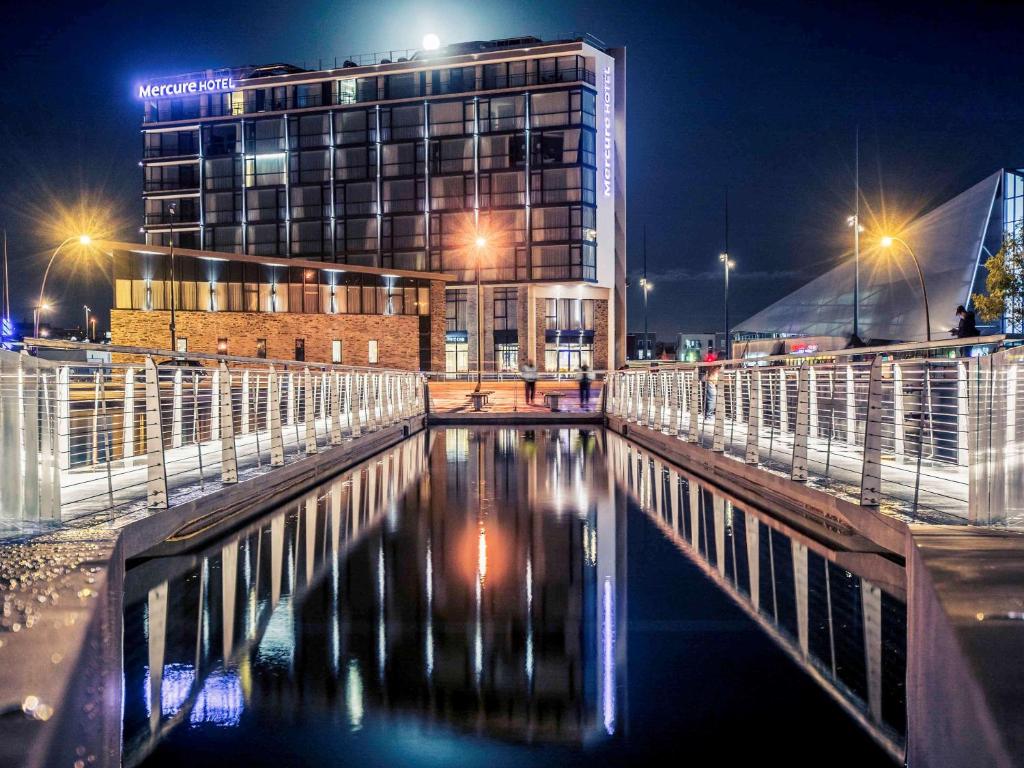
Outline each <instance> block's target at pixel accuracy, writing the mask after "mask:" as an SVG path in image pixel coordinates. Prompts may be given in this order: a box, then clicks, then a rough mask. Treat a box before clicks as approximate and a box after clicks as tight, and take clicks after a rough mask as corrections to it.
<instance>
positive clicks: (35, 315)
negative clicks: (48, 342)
mask: <svg viewBox="0 0 1024 768" xmlns="http://www.w3.org/2000/svg"><path fill="white" fill-rule="evenodd" d="M49 311H50V305H49V304H47V303H45V302H42V301H41V302H39V304H37V305H36V307H35V309H33V310H32V336H33V337H35V338H37V339H38V338H39V315H40V314H42V313H43V312H49Z"/></svg>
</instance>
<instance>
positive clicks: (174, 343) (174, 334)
mask: <svg viewBox="0 0 1024 768" xmlns="http://www.w3.org/2000/svg"><path fill="white" fill-rule="evenodd" d="M177 212H178V203H177V202H172V203H171V204H170V205H168V206H167V214H168V220H169V223H170V225H171V241H170V242H171V254H170V262H171V274H170V278H171V351H172V352H177V351H178V326H177V323H176V322H175V317H174V216H175V214H176V213H177Z"/></svg>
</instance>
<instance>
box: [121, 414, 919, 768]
mask: <svg viewBox="0 0 1024 768" xmlns="http://www.w3.org/2000/svg"><path fill="white" fill-rule="evenodd" d="M852 563H856V566H857V568H856V569H855V570H854V569H853V566H852V565H851V564H852ZM125 588H126V594H125V604H126V609H125V629H124V649H125V656H124V684H125V690H124V693H125V707H124V762H125V765H128V766H134V765H145V766H181V765H187V766H189V767H190V768H199V766H224V765H246V766H257V765H268V766H305V765H412V766H443V765H460V766H487V768H494V766H500V765H517V766H522V765H538V766H539V765H583V764H588V765H589V764H599V765H602V766H610V765H639V764H650V763H653V762H655V761H658V762H662V761H664V760H665V758H666V756H674V757H673V758H672V761H673V762H680V763H683V762H690V763H695V764H709V763H710V762H711V761H712V760H713V761H714V763H715V764H723V765H732V764H748V763H755V762H756V763H757V764H759V765H769V764H773V763H780V764H785V765H790V766H805V765H806V766H812V765H815V766H817V765H825V764H827V765H832V766H836V765H857V766H871V765H894V764H896V763H897V760H898V759H899V756H900V755H901V753H902V749H903V742H904V734H905V709H906V707H905V698H904V680H905V669H906V609H905V604H904V599H905V598H904V590H905V585H904V584H903V583H902V571H901V569H899V568H898V567H896V566H895V565H894V564H892V563H891V562H889V561H887V560H883V559H882V558H881V557H879V556H863V555H861V556H859V557H848V553H843V552H842V551H836V550H835V548H834V547H833V548H832V549H830V548H829V547H828V546H824V545H822V544H820V543H819V540H817V539H816V538H815V537H814V536H813V535H806V531H805V532H799V531H796V530H792V529H790V528H788V527H787V526H786V525H785V524H784V523H782V522H780V521H779V520H777V519H776V518H775V517H773V516H772V515H769V514H766V513H764V512H762V511H761V510H758V509H755V508H751V507H749V506H745V505H742V504H740V503H739V502H736V503H733V500H732V499H730V498H728V497H727V496H725V495H722V494H720V493H716V492H713V491H712V490H711V489H709V488H708V487H705V486H703V485H701V484H700V483H698V482H697V481H696V480H695V479H693V478H692V477H690V476H688V475H686V474H685V473H683V472H682V471H681V470H679V469H678V468H676V467H673V466H671V465H668V464H664V463H663V462H661V461H660V460H659V459H658V458H657V457H655V456H653V455H651V454H649V453H647V452H645V451H643V450H641V449H639V448H638V447H637V446H635V445H634V444H632V443H630V442H628V441H626V440H624V439H622V438H620V437H618V436H616V435H614V434H611V433H608V432H605V431H603V430H586V429H570V428H534V429H528V428H523V429H512V428H479V429H475V428H474V429H466V428H447V429H433V430H431V431H429V432H426V433H421V434H419V435H416V436H414V437H412V438H410V439H409V440H407V441H406V442H404V443H403V444H401V445H400V446H397V447H395V448H393V449H391V450H389V451H387V452H385V453H383V454H380V455H378V456H376V457H374V458H373V459H371V460H370V461H368V462H366V463H364V464H362V465H360V466H359V467H356V468H355V469H353V470H352V471H350V472H347V473H345V474H343V475H340V476H339V477H337V478H336V479H334V480H332V481H329V482H327V483H325V484H324V485H323V486H321V487H320V488H318V489H316V491H314V492H312V493H310V494H309V495H307V496H306V497H303V498H301V499H299V500H298V501H296V502H292V503H289V504H287V505H285V506H284V507H282V508H280V509H277V510H275V511H274V512H272V513H270V514H268V515H267V516H265V517H264V518H262V519H260V520H258V521H256V522H255V523H253V524H252V525H250V526H248V527H246V528H245V529H243V530H240V531H237V532H235V533H233V534H231V535H230V536H228V537H226V538H225V539H223V540H222V541H220V542H218V543H217V544H215V545H213V546H210V547H208V548H206V549H204V550H202V551H197V552H189V553H187V554H183V555H180V556H174V557H161V558H153V559H150V560H146V561H143V562H141V563H138V564H136V565H135V566H134V567H132V568H131V569H130V570H129V572H128V574H127V578H126V585H125Z"/></svg>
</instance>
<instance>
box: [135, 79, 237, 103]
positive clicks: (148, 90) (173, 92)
mask: <svg viewBox="0 0 1024 768" xmlns="http://www.w3.org/2000/svg"><path fill="white" fill-rule="evenodd" d="M234 89H235V81H234V80H232V79H231V78H230V77H211V78H208V79H206V80H182V81H180V82H177V83H160V84H159V85H154V84H153V83H146V84H145V85H140V86H139V98H140V99H166V98H169V97H171V96H192V95H196V94H200V93H221V92H223V91H233V90H234Z"/></svg>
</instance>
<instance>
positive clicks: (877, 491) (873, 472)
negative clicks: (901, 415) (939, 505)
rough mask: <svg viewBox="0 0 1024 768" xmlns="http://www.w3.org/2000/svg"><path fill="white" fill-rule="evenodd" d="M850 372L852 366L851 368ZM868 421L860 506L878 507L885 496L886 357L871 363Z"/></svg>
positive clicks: (877, 358) (865, 428)
mask: <svg viewBox="0 0 1024 768" xmlns="http://www.w3.org/2000/svg"><path fill="white" fill-rule="evenodd" d="M847 370H849V367H847ZM870 376H871V378H870V381H869V384H868V418H867V421H866V422H865V426H864V463H863V465H862V467H861V475H860V503H861V506H863V507H877V506H878V502H879V500H880V499H881V494H882V396H883V391H882V384H883V382H882V358H881V356H879V355H876V356H875V359H874V360H872V361H871V372H870Z"/></svg>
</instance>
